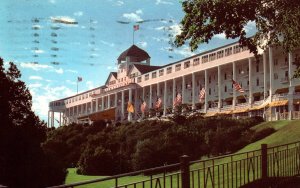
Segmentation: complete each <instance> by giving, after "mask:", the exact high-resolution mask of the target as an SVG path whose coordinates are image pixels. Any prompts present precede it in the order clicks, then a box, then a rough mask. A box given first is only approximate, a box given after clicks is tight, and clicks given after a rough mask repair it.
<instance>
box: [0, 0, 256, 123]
mask: <svg viewBox="0 0 300 188" xmlns="http://www.w3.org/2000/svg"><path fill="white" fill-rule="evenodd" d="M183 16H184V13H183V11H182V8H181V4H180V1H178V0H84V1H82V0H1V1H0V23H1V29H0V56H1V57H2V58H3V59H4V61H5V62H9V61H13V62H15V63H16V64H17V65H18V67H19V69H20V70H21V72H22V80H24V81H25V82H26V84H27V86H28V87H29V89H30V92H31V94H32V96H33V110H34V111H35V112H36V113H37V114H38V115H39V116H40V118H41V119H43V120H46V119H47V111H48V103H49V102H50V101H52V100H56V99H59V98H64V97H67V96H70V95H73V94H76V80H77V76H81V77H82V78H83V81H82V82H80V83H79V92H81V91H84V90H88V89H92V88H94V87H98V86H100V85H103V84H104V82H105V80H106V79H107V76H108V74H109V72H111V71H115V70H116V62H117V60H116V59H117V57H118V56H119V55H120V53H121V52H123V51H124V50H126V49H127V48H128V47H130V46H131V45H132V32H133V25H134V24H136V22H138V21H142V20H144V21H145V22H144V23H141V24H139V25H140V30H138V31H136V32H135V44H136V45H138V46H139V47H141V48H143V49H145V50H146V51H147V52H148V53H149V55H150V56H151V64H152V65H164V64H167V63H171V62H174V61H178V60H180V59H183V58H185V57H188V56H191V55H194V54H196V53H199V52H202V51H205V50H209V49H212V48H215V47H219V46H221V45H224V44H227V43H230V42H233V41H232V40H226V39H225V37H224V35H223V34H219V35H217V36H216V37H214V39H213V40H212V41H211V42H210V43H209V44H204V45H201V46H200V47H199V49H198V50H197V51H196V52H191V51H190V50H189V47H188V46H183V47H181V48H172V47H171V46H170V44H169V42H170V41H172V40H173V39H174V37H175V35H176V34H178V33H180V24H179V23H180V20H181V19H182V18H183ZM51 17H60V18H68V19H73V20H75V21H76V22H78V24H76V25H68V24H61V23H54V22H53V21H52V20H51ZM147 20H148V21H147ZM119 21H121V22H126V23H127V24H121V23H120V22H119ZM146 21H147V22H146ZM246 29H247V30H248V32H249V33H253V32H254V24H253V23H250V24H248V26H247V27H246Z"/></svg>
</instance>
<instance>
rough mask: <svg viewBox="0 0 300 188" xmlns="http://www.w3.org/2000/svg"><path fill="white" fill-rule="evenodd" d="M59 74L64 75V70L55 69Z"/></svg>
mask: <svg viewBox="0 0 300 188" xmlns="http://www.w3.org/2000/svg"><path fill="white" fill-rule="evenodd" d="M54 71H55V72H56V73H57V74H63V73H64V70H63V69H62V68H59V69H55V70H54Z"/></svg>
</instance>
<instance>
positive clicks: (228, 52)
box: [225, 47, 232, 56]
mask: <svg viewBox="0 0 300 188" xmlns="http://www.w3.org/2000/svg"><path fill="white" fill-rule="evenodd" d="M231 54H232V47H229V48H226V49H225V56H229V55H231Z"/></svg>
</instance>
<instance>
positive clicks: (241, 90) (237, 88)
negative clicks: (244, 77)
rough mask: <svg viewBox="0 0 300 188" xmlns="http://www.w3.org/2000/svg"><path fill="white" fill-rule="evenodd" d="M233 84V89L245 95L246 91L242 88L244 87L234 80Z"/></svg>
mask: <svg viewBox="0 0 300 188" xmlns="http://www.w3.org/2000/svg"><path fill="white" fill-rule="evenodd" d="M232 84H233V87H234V89H235V90H236V91H239V92H240V93H244V92H245V91H244V89H243V88H242V86H241V85H240V84H239V83H237V82H236V81H234V80H232Z"/></svg>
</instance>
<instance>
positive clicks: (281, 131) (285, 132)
mask: <svg viewBox="0 0 300 188" xmlns="http://www.w3.org/2000/svg"><path fill="white" fill-rule="evenodd" d="M266 127H273V128H274V129H275V130H276V132H275V133H273V134H271V135H269V136H267V137H266V138H264V139H262V140H259V141H257V142H254V143H252V144H249V145H248V146H246V147H244V148H243V149H241V150H240V151H238V153H239V152H246V151H251V150H256V149H260V147H261V144H263V143H264V144H268V146H274V145H281V144H286V143H290V142H295V141H299V140H300V120H292V121H273V122H264V123H262V124H259V125H257V126H255V127H253V129H254V130H261V129H263V128H266ZM239 157H241V158H242V156H236V158H235V160H239ZM229 160H230V159H228V158H227V159H222V160H219V161H216V163H215V165H216V164H221V163H226V162H229ZM199 167H200V166H198V165H197V164H195V165H192V166H191V169H197V168H199ZM229 169H230V168H229ZM242 170H244V168H242ZM234 173H235V172H234ZM195 176H196V175H195ZM224 176H225V177H224V179H225V180H226V179H228V178H230V177H229V176H227V174H226V172H225V175H224ZM237 176H238V177H240V176H239V175H238V174H237ZM101 177H103V178H104V177H105V176H83V175H78V174H76V169H74V168H70V169H69V173H68V176H67V178H66V184H69V183H74V182H81V181H86V180H92V179H97V178H101ZM146 178H149V177H146V176H142V175H140V176H130V177H124V178H121V179H120V180H119V184H127V183H132V182H137V181H141V180H144V179H146ZM195 178H196V177H195ZM220 178H222V177H220ZM172 181H173V182H172V187H177V186H176V184H177V183H178V182H177V178H176V176H174V177H173V180H172ZM201 181H203V180H201ZM241 181H242V180H241ZM239 182H240V180H238V182H237V183H238V185H239ZM148 183H149V182H148ZM152 183H153V187H156V186H155V184H156V183H157V181H153V182H152ZM159 183H160V184H161V185H162V184H163V181H162V180H161V181H160V182H159ZM165 183H166V187H171V182H170V180H169V179H168V180H167V181H166V182H165ZM202 183H203V182H202ZM202 183H201V184H202ZM195 184H197V182H195ZM96 185H97V186H98V187H101V188H102V187H103V188H106V187H113V186H114V181H106V182H102V183H97V184H90V185H89V186H81V187H86V188H91V187H95V186H96ZM148 185H149V184H148ZM148 185H147V184H146V187H150V186H148ZM195 186H196V185H195ZM130 187H134V186H130ZM136 187H141V184H139V185H138V184H137V186H136ZM162 187H163V186H162ZM208 187H211V185H209V184H208Z"/></svg>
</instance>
